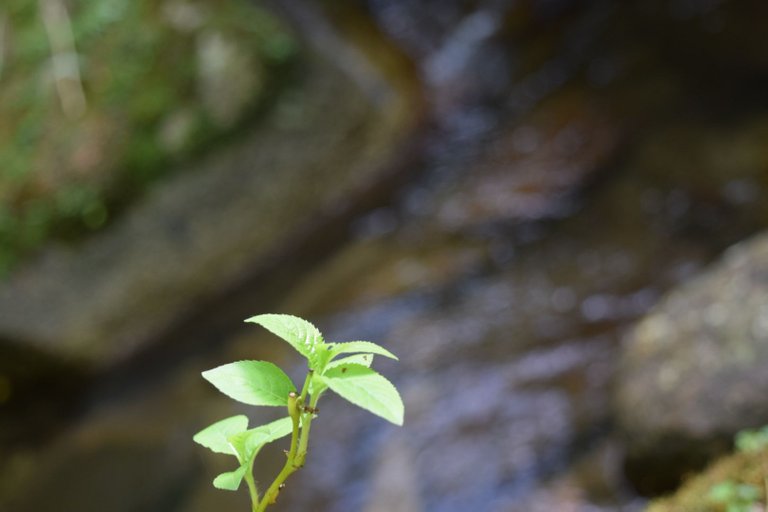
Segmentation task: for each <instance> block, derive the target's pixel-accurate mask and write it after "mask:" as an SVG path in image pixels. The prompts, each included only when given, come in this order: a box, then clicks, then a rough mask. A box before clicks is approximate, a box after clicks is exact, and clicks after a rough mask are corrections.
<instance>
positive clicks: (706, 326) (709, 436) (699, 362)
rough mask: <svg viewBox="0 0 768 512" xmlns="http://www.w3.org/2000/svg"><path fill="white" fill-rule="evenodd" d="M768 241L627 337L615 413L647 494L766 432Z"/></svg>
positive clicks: (683, 290)
mask: <svg viewBox="0 0 768 512" xmlns="http://www.w3.org/2000/svg"><path fill="white" fill-rule="evenodd" d="M767 297H768V235H765V234H763V235H760V236H758V237H756V238H754V239H752V240H750V241H748V242H744V243H741V244H739V245H737V246H735V247H733V248H731V249H729V251H728V252H727V253H726V254H725V256H724V258H723V259H722V261H720V262H718V263H717V264H716V265H714V266H713V267H711V268H710V269H709V270H708V271H706V272H704V273H703V274H701V275H700V276H698V277H696V278H695V279H692V280H691V281H690V282H688V283H686V284H684V285H682V286H681V287H679V288H677V289H675V290H673V291H672V292H671V293H670V294H669V295H667V296H666V298H665V299H664V300H663V301H662V302H661V303H660V304H659V305H658V306H656V307H655V308H654V310H653V311H652V312H651V313H650V314H649V315H648V316H647V317H646V318H645V319H643V321H641V322H640V323H639V324H638V325H637V327H636V328H635V329H634V330H633V331H632V332H631V334H630V336H629V339H628V343H627V345H626V348H625V352H624V355H623V358H622V362H621V368H620V369H619V370H618V382H617V390H616V412H617V417H618V421H619V423H620V426H621V429H622V430H623V432H624V434H625V435H626V438H627V442H628V457H629V461H628V468H629V469H628V470H629V472H630V473H631V474H632V475H634V476H635V477H637V478H639V479H640V480H639V481H638V482H637V483H638V485H639V486H640V487H642V488H645V489H646V490H654V489H655V490H658V489H659V488H664V487H665V486H668V485H670V484H673V483H674V481H675V478H678V477H679V476H680V474H681V472H682V471H685V470H686V469H689V468H691V467H696V466H697V465H701V464H702V463H703V461H704V460H705V459H706V457H708V456H710V455H711V454H713V453H717V452H718V451H719V450H722V448H723V447H724V446H727V444H728V440H730V438H731V437H732V436H733V435H734V434H735V433H736V432H737V431H739V430H740V429H743V428H746V427H754V426H757V425H761V424H763V423H766V422H768V403H767V402H766V400H765V389H766V387H768V373H766V372H765V367H766V364H767V363H768V299H767Z"/></svg>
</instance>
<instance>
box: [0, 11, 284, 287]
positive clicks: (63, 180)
mask: <svg viewBox="0 0 768 512" xmlns="http://www.w3.org/2000/svg"><path fill="white" fill-rule="evenodd" d="M61 5H65V6H67V9H69V10H68V11H67V14H68V19H69V23H66V22H65V23H63V24H61V26H63V27H65V30H66V31H67V32H68V33H71V34H72V35H73V37H74V42H75V49H76V52H77V61H76V62H77V68H76V71H77V72H78V73H79V76H78V73H75V74H74V75H72V76H70V75H67V76H66V77H64V78H62V77H59V81H58V82H57V80H56V79H55V77H54V74H53V70H54V68H53V66H52V63H53V62H54V60H55V59H56V58H57V51H56V50H54V49H52V44H51V40H52V38H51V37H50V35H49V34H48V32H46V25H45V24H44V23H43V14H42V13H41V12H38V2H37V0H5V1H4V2H2V4H0V25H1V24H2V23H3V20H5V21H4V25H2V26H5V27H6V34H5V37H4V38H3V39H2V40H3V41H5V43H4V44H0V52H2V54H1V56H2V62H3V66H2V69H0V275H1V274H2V273H4V272H5V271H7V270H8V269H9V268H11V267H12V266H13V264H14V262H17V261H18V260H19V259H20V258H21V257H23V256H24V255H25V254H28V253H30V252H31V251H33V250H35V249H36V248H38V247H40V246H41V245H42V244H43V243H45V242H46V241H47V240H49V239H50V238H51V237H55V236H62V235H63V236H67V237H70V236H73V235H76V234H78V233H83V232H87V231H89V230H92V229H98V228H100V227H102V226H103V225H105V224H106V223H107V221H108V220H109V219H110V217H111V210H112V209H113V208H114V205H116V204H124V203H125V202H126V201H127V200H128V199H130V197H133V196H135V195H136V194H137V193H140V192H141V191H142V190H143V189H144V188H146V187H147V186H148V185H149V184H151V183H152V182H154V181H155V180H157V179H159V178H161V177H162V176H164V175H165V174H167V173H168V172H169V169H171V168H172V165H171V164H172V163H175V162H179V161H183V160H184V159H185V158H186V157H188V156H189V155H190V154H191V153H192V152H197V151H200V149H201V147H204V146H206V145H208V144H211V143H212V141H214V140H215V138H216V137H217V136H218V135H219V134H221V133H224V132H227V131H229V130H232V129H233V128H234V127H236V126H237V124H238V123H239V122H241V121H242V120H243V119H245V118H247V117H248V116H249V115H251V114H252V113H253V112H255V111H257V110H258V108H259V107H260V105H262V104H264V102H265V101H266V99H267V96H268V94H269V91H271V90H274V88H275V87H276V85H277V84H279V83H280V82H281V81H282V80H283V78H284V75H285V72H286V70H287V69H288V65H289V64H290V63H291V61H292V59H293V58H294V56H295V55H296V54H297V48H298V46H297V43H296V41H295V39H294V38H293V35H292V34H291V33H290V32H289V31H288V30H287V29H286V27H284V26H283V25H282V24H281V23H280V22H279V20H277V19H276V18H274V17H273V16H272V15H271V14H269V13H268V12H266V11H264V10H263V9H260V8H258V7H255V6H254V5H252V3H251V2H248V1H247V0H233V1H231V2H217V1H216V0H75V1H69V2H62V4H61ZM211 34H214V35H215V37H208V40H215V41H224V42H225V43H226V45H229V46H225V49H227V48H229V49H231V48H235V49H236V54H237V55H238V56H245V57H242V58H241V60H240V61H238V62H239V63H242V62H245V64H246V65H244V66H243V67H242V69H241V70H239V71H240V72H239V73H238V74H237V75H233V76H232V77H230V76H227V77H225V82H227V81H228V82H232V81H236V80H238V78H239V76H244V77H247V78H248V80H249V81H248V82H247V84H249V85H250V84H254V83H256V84H257V86H254V87H247V88H246V89H245V90H246V94H245V95H243V97H242V98H241V101H240V103H238V104H236V105H235V107H234V108H236V109H237V111H236V112H235V114H234V115H232V116H229V117H227V120H226V122H222V121H221V116H219V117H218V118H217V117H216V115H215V114H216V112H212V108H213V107H215V105H213V107H212V106H211V101H212V100H211V94H210V93H209V94H208V95H207V96H206V93H205V91H204V90H203V87H202V85H201V82H204V81H205V80H206V79H207V78H206V77H205V76H203V75H204V73H205V72H206V71H205V70H204V69H202V67H203V66H202V65H201V59H202V58H201V52H203V51H204V48H202V47H203V46H204V44H205V41H206V36H210V35H211ZM58 58H61V56H60V55H59V56H58ZM243 59H244V60H243ZM214 71H215V72H219V70H218V69H215V70H214ZM222 72H224V71H222ZM72 87H75V89H74V90H78V88H79V89H80V90H82V91H83V93H84V97H85V101H86V109H85V111H84V113H82V114H81V115H72V113H71V112H69V113H67V112H66V111H65V109H64V108H63V102H62V98H61V95H60V92H61V90H63V89H66V88H69V90H70V91H71V90H73V89H72ZM215 99H216V98H215V96H214V98H213V101H215ZM230 109H231V107H230Z"/></svg>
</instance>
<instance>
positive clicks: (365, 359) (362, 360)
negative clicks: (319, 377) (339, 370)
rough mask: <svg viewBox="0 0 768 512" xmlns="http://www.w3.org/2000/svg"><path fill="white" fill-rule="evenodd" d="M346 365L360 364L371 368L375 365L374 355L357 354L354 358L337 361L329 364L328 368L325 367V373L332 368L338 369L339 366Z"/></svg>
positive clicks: (343, 358) (349, 357)
mask: <svg viewBox="0 0 768 512" xmlns="http://www.w3.org/2000/svg"><path fill="white" fill-rule="evenodd" d="M344 364H360V365H363V366H365V367H368V368H370V367H371V365H372V364H373V354H355V355H353V356H348V357H342V358H341V359H336V360H335V361H331V362H330V363H328V366H326V367H325V371H326V372H328V370H330V369H331V368H336V367H337V366H341V365H344Z"/></svg>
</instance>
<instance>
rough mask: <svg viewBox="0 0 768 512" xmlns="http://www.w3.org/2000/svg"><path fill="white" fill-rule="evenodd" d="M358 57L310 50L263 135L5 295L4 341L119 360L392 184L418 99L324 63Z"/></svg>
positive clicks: (218, 157)
mask: <svg viewBox="0 0 768 512" xmlns="http://www.w3.org/2000/svg"><path fill="white" fill-rule="evenodd" d="M318 20H319V21H318ZM318 20H316V22H317V23H319V22H320V21H322V20H321V19H320V18H318ZM317 23H316V25H317ZM324 30H325V31H326V32H330V33H332V28H330V27H324ZM310 42H312V39H310ZM349 46H351V45H349V43H346V42H345V41H344V40H343V39H342V38H340V37H338V36H334V38H333V39H331V42H322V43H318V42H316V41H315V42H314V43H313V46H312V45H311V46H310V48H308V49H307V50H306V51H307V59H306V62H305V69H304V76H303V82H302V85H301V86H300V87H298V88H295V89H294V90H291V91H287V92H286V94H283V95H282V97H281V98H280V99H279V101H278V103H277V104H276V105H274V106H273V107H272V109H271V113H270V114H269V115H268V116H267V117H266V118H265V119H263V120H262V122H260V123H259V125H258V126H256V127H253V128H251V129H250V130H249V131H247V132H246V133H243V134H242V136H240V137H239V138H238V139H237V140H234V141H231V142H230V143H229V144H228V145H225V146H224V147H222V148H221V149H219V150H217V151H215V152H213V153H212V154H209V155H207V156H206V157H204V158H201V159H199V160H198V161H197V162H195V163H194V164H193V165H192V166H191V168H189V169H187V170H185V172H184V173H181V174H177V175H176V176H175V177H174V178H173V179H171V180H169V181H167V182H164V183H163V184H162V185H161V186H158V187H157V188H156V189H155V190H153V191H152V194H151V195H150V196H149V197H148V198H147V199H146V200H145V201H144V202H143V203H141V204H138V205H136V206H135V207H134V208H133V209H131V210H130V211H129V212H127V213H126V214H125V215H124V217H123V218H122V219H121V220H120V221H119V222H118V223H116V224H115V225H114V226H113V227H112V228H111V229H109V230H108V231H105V232H104V233H102V234H100V235H98V236H96V237H94V238H92V239H89V240H88V241H87V242H86V243H84V244H81V245H79V246H58V247H52V248H50V249H49V250H47V251H46V252H45V253H44V254H43V255H42V257H40V258H39V259H38V260H37V261H35V262H33V263H32V264H29V265H27V266H26V267H25V268H23V269H21V270H20V271H18V272H16V273H15V274H14V275H13V276H11V278H10V279H9V280H8V281H7V282H5V283H2V284H0V338H4V339H8V340H14V341H20V342H23V343H26V344H30V345H32V346H34V347H36V349H38V350H42V351H44V352H47V353H52V354H56V355H59V356H64V357H65V358H66V359H69V360H74V361H84V362H86V363H101V364H108V363H111V362H114V361H115V360H117V359H120V358H122V357H124V356H126V355H127V354H130V353H132V352H134V351H135V350H136V349H137V348H139V347H141V346H142V345H144V344H146V343H147V342H148V341H149V340H151V339H153V337H154V336H156V335H157V334H158V333H159V332H162V330H163V329H164V328H165V327H167V326H168V325H169V324H170V323H172V322H173V321H174V319H176V318H178V316H179V315H180V314H183V313H186V312H188V311H189V309H190V307H191V305H193V304H195V303H199V302H200V301H201V300H203V299H205V298H207V297H211V296H212V295H215V294H216V293H219V292H221V291H222V290H225V289H227V287H229V286H232V285H233V284H234V283H236V282H237V281H238V279H239V278H241V277H242V275H243V274H244V273H246V272H249V271H250V270H252V269H253V268H254V267H256V266H258V265H259V264H260V262H263V261H264V260H265V258H266V256H267V255H268V254H270V252H271V251H274V250H275V248H276V247H277V246H279V245H280V244H281V243H285V241H286V240H289V239H291V237H292V236H295V235H296V233H298V232H301V231H302V230H303V229H306V227H307V226H308V224H309V223H310V222H312V221H313V220H315V219H317V218H318V217H319V216H321V215H322V214H323V212H326V213H327V212H328V211H329V209H333V208H337V209H338V208H339V207H340V206H341V205H343V204H344V202H345V201H348V200H349V199H350V198H354V197H356V195H357V194H358V193H359V192H360V191H361V190H365V189H366V188H369V187H371V184H372V183H376V181H377V180H379V179H380V178H381V177H382V176H384V175H386V173H387V167H388V164H389V162H390V159H391V155H392V154H393V151H392V149H393V147H397V146H398V145H399V144H401V143H403V142H404V141H405V140H406V138H407V137H408V136H409V135H410V134H411V133H412V128H413V126H414V120H415V119H416V115H415V113H416V112H417V109H414V105H413V100H414V98H413V97H412V96H410V95H409V94H407V93H406V91H404V89H403V88H402V87H401V88H398V87H396V86H395V85H394V83H393V82H392V81H390V76H389V75H388V74H387V73H388V72H385V71H383V70H382V69H380V68H378V67H377V66H376V65H375V64H372V63H370V62H367V63H366V61H365V60H362V62H363V64H366V65H365V66H359V67H358V68H357V69H358V72H357V75H356V76H350V75H349V74H348V73H347V71H348V69H346V68H349V66H348V65H347V66H346V68H345V64H344V62H345V61H344V59H342V58H340V59H338V61H331V60H330V59H328V58H326V57H325V56H323V53H325V54H328V55H331V54H333V53H334V52H336V53H337V54H339V55H343V54H344V52H345V51H346V53H349V52H350V51H351V50H350V48H349ZM359 58H360V59H362V58H363V57H362V56H359ZM363 75H364V76H363ZM361 76H362V78H361ZM363 78H364V80H363ZM398 80H400V78H398ZM408 92H410V91H408ZM339 98H343V99H344V100H343V101H339Z"/></svg>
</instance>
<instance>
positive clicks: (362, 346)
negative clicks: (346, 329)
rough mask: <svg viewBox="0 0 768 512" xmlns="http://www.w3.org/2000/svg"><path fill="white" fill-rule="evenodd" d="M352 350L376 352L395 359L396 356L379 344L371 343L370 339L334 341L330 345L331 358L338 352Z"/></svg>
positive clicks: (347, 352) (343, 352) (350, 351)
mask: <svg viewBox="0 0 768 512" xmlns="http://www.w3.org/2000/svg"><path fill="white" fill-rule="evenodd" d="M354 352H364V353H366V354H378V355H380V356H384V357H388V358H390V359H395V360H397V356H395V354H393V353H392V352H390V351H389V350H387V349H385V348H384V347H382V346H381V345H377V344H376V343H372V342H370V341H348V342H346V343H334V344H332V345H331V354H332V357H331V359H333V358H334V357H336V356H337V355H339V354H351V353H354Z"/></svg>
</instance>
